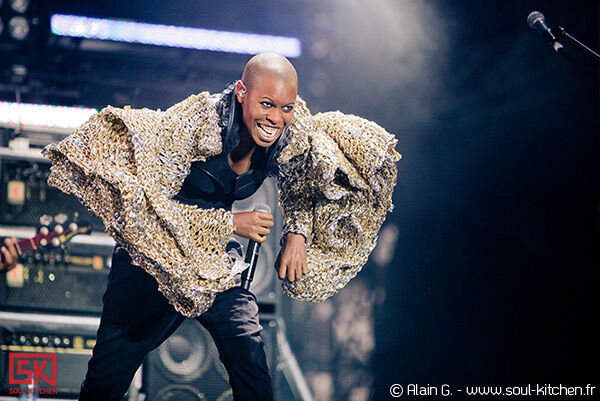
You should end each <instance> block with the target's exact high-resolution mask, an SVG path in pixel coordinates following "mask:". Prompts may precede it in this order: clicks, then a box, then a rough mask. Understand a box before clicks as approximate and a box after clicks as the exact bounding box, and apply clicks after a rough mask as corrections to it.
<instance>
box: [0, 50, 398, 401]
mask: <svg viewBox="0 0 600 401" xmlns="http://www.w3.org/2000/svg"><path fill="white" fill-rule="evenodd" d="M297 91H298V78H297V74H296V71H295V69H294V67H293V66H292V64H291V63H290V62H289V61H288V60H287V59H285V58H284V57H282V56H279V55H276V54H271V53H266V54H259V55H257V56H254V57H252V58H251V59H250V60H249V61H248V63H247V64H246V66H245V68H244V71H243V74H242V77H241V80H237V81H235V82H234V83H232V84H230V85H228V86H227V87H226V89H225V90H224V91H223V92H222V93H220V94H214V95H211V94H209V93H207V92H202V93H200V94H198V95H192V96H190V97H189V98H187V99H185V100H184V101H182V102H180V103H177V104H175V105H174V106H172V107H170V108H169V109H167V110H166V111H164V112H162V111H154V110H148V109H141V110H135V109H131V108H129V107H125V108H124V109H119V108H114V107H110V106H108V107H106V108H104V109H103V110H101V111H100V113H99V114H98V115H96V116H94V117H92V118H91V119H90V120H89V121H88V122H86V123H85V124H83V125H82V126H81V127H80V128H79V129H77V130H76V131H75V133H73V134H72V135H70V136H69V137H67V138H65V139H64V140H62V141H61V142H59V143H57V144H51V145H49V146H48V147H46V149H44V155H45V156H46V157H48V158H49V159H50V160H51V161H52V162H53V166H52V169H51V175H50V177H49V183H50V184H51V185H53V186H56V187H58V188H59V189H61V190H63V191H65V192H67V193H72V194H74V195H76V196H77V197H78V198H79V199H80V200H81V202H82V203H83V204H84V205H86V206H87V207H88V209H90V210H91V211H92V212H93V213H95V214H96V215H98V216H100V217H101V218H102V219H103V221H104V223H105V226H106V229H107V232H108V233H109V234H110V235H111V236H112V237H113V238H114V239H115V241H116V242H117V244H118V245H117V246H116V248H115V251H114V254H113V261H112V268H111V271H110V275H109V281H108V285H107V289H106V292H105V294H104V296H103V304H104V305H103V310H102V316H101V323H100V327H99V329H98V335H97V343H96V345H95V347H94V350H93V356H92V358H91V360H90V362H89V365H88V372H87V374H86V377H85V380H84V381H83V383H82V386H81V394H80V398H79V399H80V400H103V401H109V400H120V399H121V398H122V396H123V395H124V393H125V392H126V390H127V388H128V386H129V384H130V382H131V380H132V378H133V376H134V374H135V372H136V370H137V368H138V367H139V366H140V364H141V362H142V360H143V359H144V357H145V356H146V355H147V354H148V352H150V351H151V350H152V349H154V348H156V347H158V346H159V345H160V344H161V343H162V342H163V341H164V340H166V339H167V338H168V337H169V336H170V335H171V334H172V333H173V332H174V331H175V330H176V329H177V327H178V326H179V325H180V324H181V323H182V322H183V321H184V319H186V318H196V319H197V320H198V321H199V322H200V323H201V324H202V325H203V326H204V327H205V328H207V329H208V331H209V332H210V334H211V336H212V337H213V339H214V341H215V344H216V346H217V349H218V351H219V354H220V359H221V361H222V362H223V364H224V365H225V367H226V369H227V372H228V373H229V380H230V384H231V387H232V389H233V396H234V399H235V400H261V401H265V400H272V399H273V393H272V387H271V380H270V377H269V372H268V366H267V363H266V358H265V352H264V349H263V343H262V341H261V339H260V331H261V330H262V327H261V326H260V324H259V320H258V307H257V303H256V297H255V295H254V294H253V293H252V292H251V291H249V290H247V289H244V288H242V287H240V275H241V273H240V270H241V268H243V264H241V260H240V258H241V250H240V245H239V243H237V242H236V241H234V240H232V239H231V234H232V233H236V234H238V235H240V236H242V237H245V238H249V239H251V240H253V241H256V242H258V243H261V242H264V241H265V239H266V236H267V235H269V233H270V228H271V227H273V225H274V221H273V216H272V215H271V214H270V213H267V212H264V211H253V212H243V213H232V212H231V207H232V203H233V202H234V201H235V200H238V199H244V198H247V197H249V196H250V195H252V194H253V193H254V192H256V190H257V189H258V188H259V187H260V185H261V183H262V182H263V181H264V179H265V178H266V176H267V175H269V174H272V175H275V176H276V177H277V185H278V189H279V203H280V206H281V208H282V211H283V216H284V230H283V235H282V242H281V243H282V248H281V251H280V253H279V256H278V258H277V262H276V265H275V268H276V269H277V270H278V273H279V277H280V279H282V280H283V284H282V290H283V291H284V293H286V294H288V295H289V296H291V297H294V298H296V299H299V300H309V301H320V300H323V299H326V298H328V297H329V296H331V295H333V294H335V293H336V292H337V291H339V290H340V289H341V288H343V287H344V286H345V285H346V284H347V283H348V281H349V280H351V279H352V278H353V277H354V276H355V275H356V274H357V273H358V271H360V269H361V268H362V266H363V265H364V263H365V262H366V260H367V258H368V256H369V254H370V252H371V250H372V249H373V248H374V246H375V244H376V238H377V233H378V231H379V229H380V227H381V225H382V224H383V221H384V220H385V216H386V214H387V212H388V211H390V210H391V209H392V207H393V205H392V202H391V195H392V192H393V188H394V186H395V183H396V162H397V161H398V160H399V159H400V155H399V154H398V153H397V152H396V151H395V149H394V147H395V145H396V142H397V141H396V139H395V138H394V136H393V135H391V134H389V133H387V132H386V131H385V130H384V129H383V128H381V127H380V126H378V125H377V124H375V123H373V122H370V121H367V120H364V119H362V118H359V117H356V116H350V115H344V114H342V113H339V112H333V113H319V114H317V115H314V116H313V115H311V114H310V112H309V110H308V108H307V107H306V104H305V103H304V101H303V100H302V99H301V98H300V97H298V96H297ZM6 244H7V246H8V248H9V249H5V250H3V253H5V254H7V256H8V258H7V261H11V262H10V263H11V264H12V263H13V261H14V260H15V259H16V258H15V257H14V253H13V252H14V249H12V247H14V245H12V242H10V241H8V242H6ZM14 263H16V262H14ZM10 267H12V265H11V266H8V265H7V264H6V265H3V266H0V269H2V270H7V269H9V268H10Z"/></svg>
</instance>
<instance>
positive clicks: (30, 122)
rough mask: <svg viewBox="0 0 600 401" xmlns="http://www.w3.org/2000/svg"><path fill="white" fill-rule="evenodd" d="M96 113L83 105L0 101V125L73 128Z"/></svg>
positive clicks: (96, 111)
mask: <svg viewBox="0 0 600 401" xmlns="http://www.w3.org/2000/svg"><path fill="white" fill-rule="evenodd" d="M96 113H98V110H96V109H87V108H83V107H67V106H52V105H45V104H29V103H13V102H0V125H5V126H9V127H18V126H22V127H25V128H27V127H33V128H63V129H74V128H77V127H79V126H80V125H81V124H83V123H84V122H85V121H86V120H87V119H88V118H90V116H92V115H93V114H96Z"/></svg>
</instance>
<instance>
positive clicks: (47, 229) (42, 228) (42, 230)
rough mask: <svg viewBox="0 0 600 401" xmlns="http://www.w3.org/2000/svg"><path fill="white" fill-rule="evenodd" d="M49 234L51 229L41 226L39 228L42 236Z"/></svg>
mask: <svg viewBox="0 0 600 401" xmlns="http://www.w3.org/2000/svg"><path fill="white" fill-rule="evenodd" d="M49 232H50V229H49V228H48V227H47V226H40V227H39V228H38V233H40V234H44V235H48V233H49Z"/></svg>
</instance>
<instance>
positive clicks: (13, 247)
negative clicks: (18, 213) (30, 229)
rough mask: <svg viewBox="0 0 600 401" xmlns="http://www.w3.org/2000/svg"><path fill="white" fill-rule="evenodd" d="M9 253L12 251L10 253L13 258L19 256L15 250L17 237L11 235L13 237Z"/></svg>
mask: <svg viewBox="0 0 600 401" xmlns="http://www.w3.org/2000/svg"><path fill="white" fill-rule="evenodd" d="M10 253H12V255H13V257H14V258H15V259H16V258H17V257H18V256H19V253H18V252H17V239H16V238H15V237H13V239H12V244H11V247H10Z"/></svg>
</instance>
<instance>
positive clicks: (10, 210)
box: [0, 152, 104, 231]
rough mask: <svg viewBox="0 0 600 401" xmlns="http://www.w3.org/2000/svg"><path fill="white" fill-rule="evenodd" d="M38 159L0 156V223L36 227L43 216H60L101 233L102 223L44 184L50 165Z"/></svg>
mask: <svg viewBox="0 0 600 401" xmlns="http://www.w3.org/2000/svg"><path fill="white" fill-rule="evenodd" d="M40 158H41V156H40ZM41 160H42V161H41ZM41 160H37V159H20V158H15V157H10V153H7V152H3V153H1V154H0V224H3V225H21V226H37V225H39V224H40V218H41V217H42V216H44V215H49V216H57V215H60V214H62V215H66V216H67V218H69V219H75V218H76V219H79V220H83V221H87V222H89V223H91V224H92V226H93V227H94V230H96V231H104V224H103V223H102V220H101V219H99V218H98V217H95V216H92V215H91V214H90V213H89V212H88V211H87V209H86V208H85V207H84V206H83V205H82V204H81V203H80V202H79V200H78V199H77V198H76V197H75V196H73V195H68V194H65V193H64V192H62V191H60V190H58V189H56V188H54V187H50V186H49V185H48V183H47V179H48V175H49V174H50V162H49V161H46V162H44V161H43V160H45V159H43V158H42V159H41Z"/></svg>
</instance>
